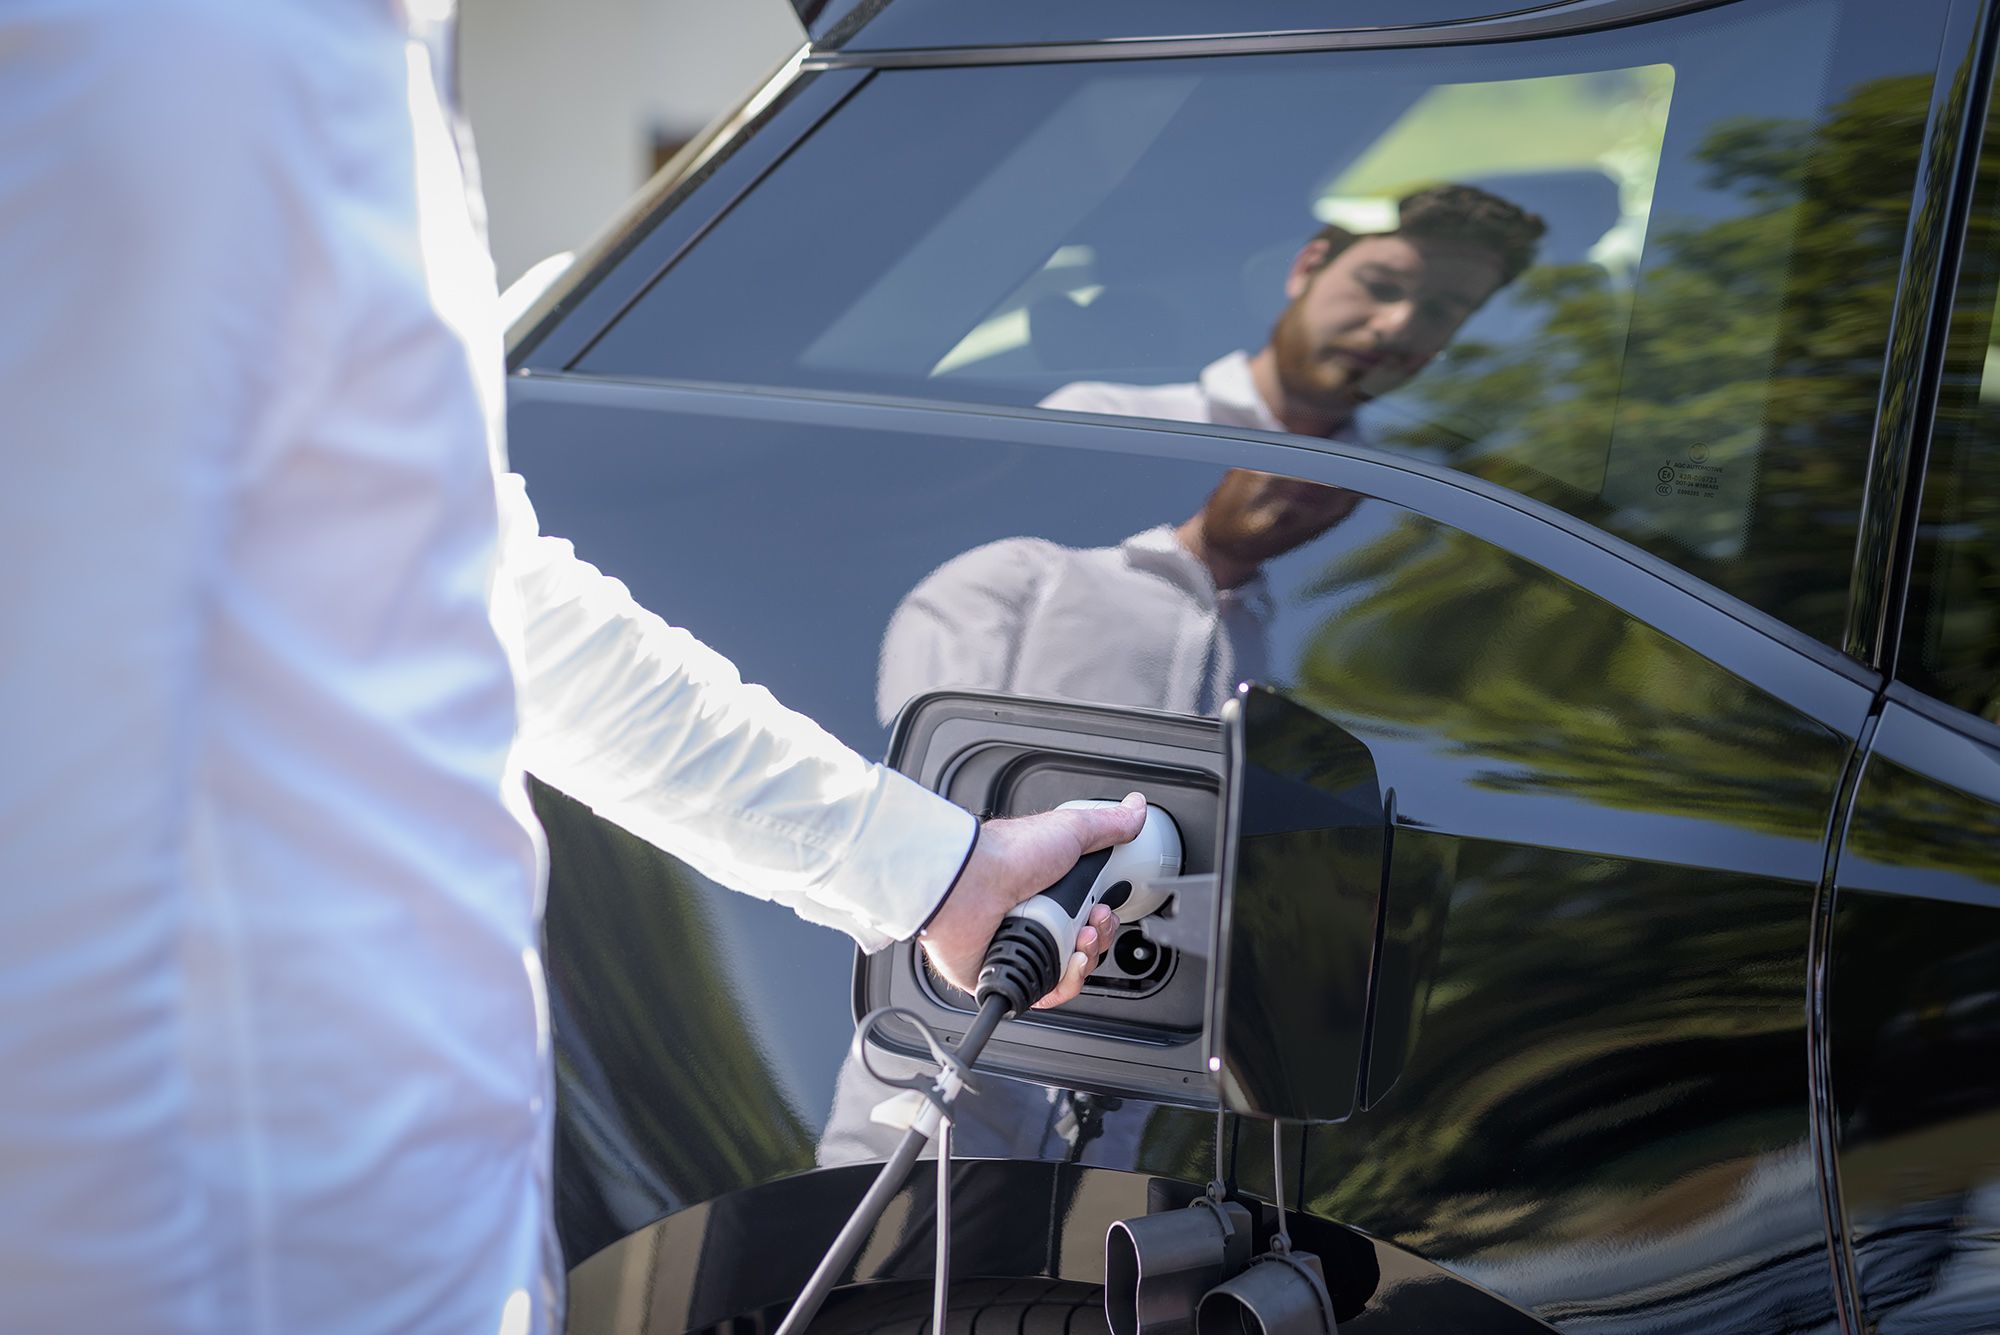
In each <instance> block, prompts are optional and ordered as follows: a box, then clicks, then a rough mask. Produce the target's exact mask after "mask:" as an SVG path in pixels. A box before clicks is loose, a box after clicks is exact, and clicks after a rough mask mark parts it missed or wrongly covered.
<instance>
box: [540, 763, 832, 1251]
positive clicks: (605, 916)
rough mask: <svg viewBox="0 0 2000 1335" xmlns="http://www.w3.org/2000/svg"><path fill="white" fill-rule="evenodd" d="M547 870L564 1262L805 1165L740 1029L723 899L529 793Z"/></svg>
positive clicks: (769, 1080)
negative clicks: (556, 852) (711, 900)
mask: <svg viewBox="0 0 2000 1335" xmlns="http://www.w3.org/2000/svg"><path fill="white" fill-rule="evenodd" d="M535 809H536V812H537V814H538V815H539V816H540V817H541V819H542V823H543V825H544V826H545V827H546V828H547V830H548V832H549V841H550V843H551V845H553V846H555V847H559V848H560V849H561V851H562V855H561V857H560V858H558V859H555V860H554V863H553V866H552V867H551V874H550V880H549V907H548V953H549V981H550V988H551V992H552V998H551V1003H552V1009H553V1010H554V1012H555V1015H556V1035H555V1037H556V1083H557V1090H558V1102H557V1106H558V1111H559V1125H558V1137H559V1141H560V1147H559V1152H558V1159H559V1163H558V1173H557V1177H558V1190H559V1193H560V1195H559V1201H558V1207H559V1222H560V1224H561V1227H562V1232H563V1244H564V1249H565V1251H566V1252H567V1253H568V1254H569V1255H570V1256H571V1257H573V1258H580V1257H582V1256H586V1255H588V1254H590V1253H591V1252H593V1251H595V1250H596V1249H597V1248H598V1247H600V1246H603V1245H605V1244H607V1243H609V1242H612V1241H615V1240H616V1239H618V1238H620V1237H623V1236H625V1234H627V1233H629V1232H631V1231H632V1230H633V1229H636V1228H639V1227H641V1226H642V1225H644V1224H646V1223H648V1222H650V1221H651V1220H653V1219H655V1218H657V1217H659V1216H660V1215H662V1214H665V1213H667V1212H668V1211H670V1210H673V1209H677V1208H679V1207H681V1206H683V1205H689V1204H693V1203H696V1202H699V1201H705V1200H709V1199H711V1198H713V1197H715V1196H719V1195H722V1194H723V1193H725V1192H728V1191H731V1190H734V1189H736V1188H738V1187H743V1186H749V1185H751V1184H753V1183H757V1182H763V1181H767V1180H769V1179H771V1178H773V1177H777V1176H779V1175H781V1174H783V1173H786V1172H796V1171H800V1170H803V1169H807V1168H810V1167H812V1165H813V1143H814V1138H813V1135H812V1133H811V1130H810V1129H809V1128H808V1127H807V1125H806V1124H805V1122H804V1121H803V1119H802V1118H801V1117H800V1116H799V1114H798V1113H797V1111H795V1110H794V1109H793V1108H792V1107H791V1106H790V1105H789V1103H788V1102H787V1100H786V1097H785V1093H784V1089H783V1086H782V1085H781V1084H780V1082H779V1079H778V1077H777V1074H776V1072H774V1071H773V1070H772V1069H771V1067H770V1065H769V1063H768V1062H767V1061H766V1060H765V1058H764V1047H763V1045H762V1044H761V1043H760V1042H759V1040H758V1036H757V1035H756V1034H755V1033H754V1032H753V1031H752V1030H751V1028H750V1026H749V1023H748V1021H747V1020H746V1018H745V1009H744V1005H743V1002H742V1001H741V999H740V998H739V996H738V991H739V989H740V988H741V987H742V986H743V985H745V984H746V983H749V982H752V981H753V980H752V979H749V978H745V977H743V976H742V975H741V972H740V969H739V966H740V965H741V963H742V959H741V958H740V957H738V956H734V955H732V954H730V953H729V952H728V951H727V949H726V947H725V946H724V945H723V944H722V942H721V939H720V938H719V936H718V933H717V927H716V924H715V922H714V921H713V920H712V915H711V914H710V913H709V911H708V907H707V904H706V900H707V897H708V896H709V895H713V894H726V893H729V892H728V891H722V890H719V889H717V888H715V887H714V886H712V885H711V884H710V883H709V882H708V881H706V880H705V879H704V878H702V877H701V876H699V875H697V874H696V873H695V872H693V871H691V870H690V869H689V868H688V867H686V866H685V865H684V864H682V863H681V862H679V861H677V860H676V859H674V858H672V857H670V856H668V855H667V854H665V853H663V852H661V851H660V850H658V849H656V848H654V847H653V846H652V845H650V844H648V843H646V842H645V841H643V840H641V839H639V838H638V837H637V836H635V835H631V834H628V833H626V832H625V831H624V830H621V829H619V828H618V827H617V826H615V825H613V824H611V823H610V822H609V821H606V820H602V819H599V818H598V817H597V816H596V815H594V814H592V813H591V812H590V811H589V810H588V809H587V808H585V807H583V806H581V805H580V804H578V803H576V802H574V801H572V800H571V799H569V798H567V797H564V796H563V795H562V794H560V793H557V792H556V791H555V790H554V789H551V788H548V787H546V786H543V785H540V784H537V785H535Z"/></svg>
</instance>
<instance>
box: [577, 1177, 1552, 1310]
mask: <svg viewBox="0 0 2000 1335" xmlns="http://www.w3.org/2000/svg"><path fill="white" fill-rule="evenodd" d="M934 1173H935V1167H934V1166H933V1165H931V1164H921V1165H919V1166H918V1169H917V1171H916V1172H915V1173H914V1174H912V1176H911V1179H910V1182H909V1184H908V1185H907V1186H906V1187H905V1188H904V1189H903V1190H902V1192H900V1193H899V1194H898V1195H897V1196H896V1197H895V1198H894V1199H893V1200H892V1201H891V1202H890V1204H889V1207H888V1209H887V1210H886V1211H885V1212H884V1215H883V1222H882V1223H881V1224H880V1225H879V1226H878V1227H877V1228H876V1230H875V1233H874V1234H873V1235H872V1236H871V1237H870V1239H869V1240H868V1242H867V1243H865V1244H864V1245H863V1247H862V1249H861V1253H860V1256H859V1258H858V1259H857V1261H856V1262H855V1265H854V1269H853V1271H852V1274H851V1282H852V1283H855V1284H859V1285H867V1286H870V1287H868V1288H865V1289H849V1290H846V1291H845V1295H844V1296H845V1297H846V1298H847V1299H848V1300H849V1301H850V1302H852V1301H853V1300H855V1299H857V1298H858V1299H861V1300H863V1301H865V1302H868V1303H869V1307H870V1310H871V1312H872V1314H873V1322H871V1324H874V1323H879V1322H882V1321H884V1320H885V1319H886V1317H885V1315H884V1314H883V1313H882V1312H881V1311H880V1305H881V1304H882V1303H884V1302H885V1301H886V1302H888V1303H892V1304H898V1305H900V1304H899V1300H901V1299H903V1298H904V1297H905V1294H906V1292H907V1289H909V1288H912V1287H915V1286H916V1285H917V1284H918V1283H921V1285H922V1287H923V1289H924V1290H925V1292H924V1295H923V1297H924V1299H925V1302H924V1303H922V1304H919V1305H918V1312H917V1313H913V1314H912V1315H913V1316H916V1315H928V1297H929V1294H928V1288H929V1265H930V1258H931V1249H932V1235H931V1227H932V1219H933V1215H932V1209H933V1196H932V1192H933V1191H934V1190H935V1183H934V1179H933V1175H934ZM873 1176H874V1170H873V1169H872V1168H859V1167H855V1168H829V1169H822V1170H820V1171H818V1172H814V1173H807V1174H804V1175H802V1176H799V1177H791V1178H786V1179H784V1180H782V1181H778V1182H772V1183H769V1184H767V1185H764V1186H761V1187H757V1188H754V1189H752V1190H749V1191H746V1192H743V1193H741V1194H740V1195H738V1196H735V1197H732V1198H730V1199H728V1200H726V1201H717V1202H715V1203H713V1204H708V1205H701V1206H696V1207H694V1208H692V1209H689V1210H685V1211H682V1212H681V1213H679V1214H676V1215H674V1216H672V1217H670V1218H668V1219H664V1220H662V1221H660V1222H659V1223H657V1224H654V1225H652V1226H651V1227H649V1228H646V1229H644V1230H642V1231H640V1232H637V1233H635V1234H633V1235H632V1236H631V1237H629V1238H626V1239H625V1240H624V1241H622V1242H620V1243H619V1244H618V1245H617V1246H615V1247H611V1248H608V1249H606V1250H605V1251H603V1252H600V1253H599V1254H598V1255H596V1256H594V1257H592V1258H591V1259H590V1260H589V1261H587V1262H585V1263H584V1264H583V1265H581V1266H579V1267H578V1268H577V1269H576V1271H575V1272H574V1273H573V1274H572V1276H571V1280H570V1283H571V1293H572V1298H571V1305H570V1319H569V1328H570V1330H572V1331H574V1332H576V1335H644V1333H650V1332H653V1331H661V1330H700V1329H704V1328H707V1327H712V1326H717V1325H720V1324H721V1323H723V1322H726V1321H729V1320H731V1319H732V1318H736V1317H740V1316H744V1315H746V1314H749V1315H752V1316H756V1317H767V1318H768V1319H769V1320H771V1321H773V1322H775V1320H776V1319H777V1318H778V1317H779V1316H782V1315H783V1312H784V1308H785V1306H786V1305H787V1304H788V1303H789V1302H790V1299H791V1298H792V1296H793V1295H795V1294H796V1293H797V1291H798V1289H799V1287H800V1286H801V1285H802V1284H803V1283H804V1282H805V1278H806V1276H807V1274H808V1273H809V1272H810V1270H811V1265H812V1263H813V1261H815V1260H817V1256H816V1255H815V1253H814V1243H815V1241H816V1240H817V1239H818V1238H819V1237H820V1235H821V1234H822V1233H830V1232H831V1231H832V1230H833V1229H835V1228H837V1227H839V1225H840V1223H841V1221H842V1220H844V1219H845V1217H846V1215H847V1213H848V1212H849V1211H850V1210H852V1209H853V1207H854V1204H855V1202H857V1201H858V1200H859V1199H860V1197H861V1193H862V1192H863V1191H864V1190H866V1188H867V1186H868V1182H869V1180H870V1179H872V1177H873ZM1193 1194H1194V1193H1193V1191H1192V1190H1191V1189H1190V1188H1189V1187H1188V1186H1187V1184H1186V1183H1185V1182H1183V1181H1179V1180H1176V1179H1170V1178H1157V1177H1149V1176H1147V1175H1145V1174H1142V1173H1125V1172H1118V1171H1115V1170H1111V1169H1101V1168H1079V1167H1075V1166H1073V1165H1068V1164H1060V1163H1024V1162H1019V1161H1008V1160H995V1161H987V1162H976V1163H961V1164H958V1165H956V1166H955V1168H954V1172H953V1177H952V1207H953V1208H952V1213H953V1219H952V1251H953V1255H954V1258H955V1260H954V1266H955V1267H956V1266H957V1265H961V1264H962V1265H963V1267H964V1271H965V1273H966V1274H967V1275H968V1276H979V1275H991V1276H1008V1277H1026V1278H1035V1277H1043V1278H1047V1279H1050V1280H1057V1281H1066V1282H1067V1284H1066V1285H1065V1286H1063V1287H1061V1288H1058V1286H1054V1285H1050V1286H1030V1287H1028V1288H1026V1289H1024V1290H1017V1291H1016V1292H1015V1293H1014V1294H1013V1295H1011V1296H1012V1297H1013V1298H1014V1301H1013V1302H1011V1303H1009V1302H1005V1301H1002V1302H997V1303H995V1304H994V1305H993V1307H991V1308H989V1309H987V1310H986V1311H984V1312H981V1313H980V1314H978V1316H977V1317H975V1318H974V1319H975V1320H977V1321H979V1322H980V1324H982V1325H983V1324H984V1323H985V1322H986V1321H988V1320H991V1321H993V1322H995V1323H996V1324H1000V1323H1004V1324H1005V1325H1006V1327H1007V1328H1009V1329H1014V1328H1016V1326H1017V1323H1018V1322H1019V1321H1020V1319H1021V1316H1022V1311H1023V1309H1024V1308H1029V1307H1031V1306H1033V1307H1040V1306H1042V1305H1045V1304H1051V1303H1054V1304H1059V1305H1060V1308H1062V1309H1067V1310H1061V1311H1059V1322H1060V1324H1058V1326H1057V1327H1056V1329H1057V1330H1061V1329H1064V1328H1068V1329H1071V1330H1091V1329H1101V1321H1100V1322H1099V1323H1098V1324H1097V1325H1095V1326H1093V1325H1092V1324H1091V1321H1090V1314H1091V1313H1092V1312H1093V1311H1099V1310H1101V1307H1100V1304H1101V1301H1102V1300H1101V1298H1099V1297H1098V1291H1097V1290H1095V1289H1094V1288H1092V1287H1084V1286H1095V1285H1098V1284H1101V1283H1102V1282H1103V1279H1104V1233H1105V1230H1106V1229H1107V1228H1109V1227H1110V1225H1111V1223H1112V1222H1113V1221H1114V1220H1118V1219H1128V1218H1132V1217H1135V1216H1142V1215H1145V1214H1148V1213H1153V1212H1157V1211H1159V1210H1164V1209H1177V1208H1180V1207H1181V1206H1184V1205H1185V1204H1186V1203H1187V1201H1188V1200H1189V1199H1191V1198H1192V1195H1193ZM1276 1219H1277V1212H1276V1211H1275V1210H1274V1209H1273V1208H1271V1207H1270V1206H1268V1205H1266V1206H1263V1207H1262V1208H1261V1209H1260V1210H1259V1211H1258V1212H1257V1216H1256V1218H1255V1219H1254V1221H1253V1226H1254V1229H1255V1238H1256V1244H1257V1246H1258V1247H1259V1248H1260V1249H1261V1248H1263V1247H1264V1246H1266V1245H1268V1241H1269V1239H1270V1237H1271V1235H1272V1233H1273V1232H1274V1231H1275V1224H1276ZM1026 1220H1034V1221H1036V1225H1037V1226H1036V1227H1033V1228H1024V1227H1022V1226H1021V1225H1022V1223H1023V1221H1026ZM1288 1224H1289V1228H1290V1231H1291V1234H1292V1237H1293V1239H1294V1242H1295V1243H1296V1244H1297V1245H1298V1246H1299V1247H1300V1248H1302V1249H1305V1250H1310V1251H1312V1252H1313V1253H1315V1254H1316V1255H1318V1256H1320V1257H1321V1259H1322V1260H1323V1261H1324V1262H1326V1265H1327V1271H1328V1280H1329V1284H1328V1288H1329V1290H1330V1293H1331V1296H1332V1298H1333V1302H1334V1313H1335V1316H1336V1319H1337V1320H1339V1321H1340V1323H1341V1329H1342V1330H1355V1331H1362V1332H1371V1331H1374V1332H1386V1331H1403V1330H1429V1329H1441V1330H1463V1331H1479V1332H1482V1335H1484V1333H1485V1332H1492V1335H1532V1333H1533V1332H1538V1331H1546V1330H1548V1329H1549V1327H1548V1326H1546V1325H1544V1324H1543V1323H1541V1322H1539V1321H1536V1320H1534V1319H1533V1318H1532V1317H1530V1316H1528V1315H1527V1314H1525V1313H1523V1312H1521V1311H1519V1310H1518V1309H1516V1308H1513V1307H1510V1306H1509V1305H1508V1304H1507V1303H1505V1302H1504V1301H1502V1300H1501V1299H1499V1298H1496V1297H1494V1296H1493V1295H1491V1294H1486V1293H1482V1292H1480V1291H1479V1290H1478V1289H1476V1288H1473V1287H1471V1286H1468V1285H1466V1284H1463V1283H1460V1282H1457V1281H1455V1280H1453V1278H1452V1277H1451V1276H1450V1275H1448V1274H1447V1273H1446V1272H1444V1271H1441V1270H1439V1269H1438V1268H1436V1267H1435V1266H1431V1265H1429V1264H1427V1263H1426V1262H1424V1261H1423V1260H1421V1259H1419V1258H1417V1257H1415V1256H1411V1255H1409V1254H1407V1253H1404V1252H1401V1251H1399V1250H1398V1249H1396V1248H1394V1247H1390V1246H1387V1245H1386V1244H1384V1243H1382V1242H1379V1241H1376V1240H1373V1239H1369V1238H1366V1237H1364V1236H1362V1235H1360V1234H1358V1233H1355V1232H1353V1231H1351V1230H1348V1229H1343V1228H1340V1227H1339V1226H1338V1225H1333V1224H1329V1223H1327V1222H1325V1221H1323V1220H1318V1219H1314V1218H1312V1217H1311V1216H1308V1215H1301V1214H1296V1213H1294V1214H1291V1215H1290V1216H1289V1217H1288ZM743 1258H755V1262H756V1263H753V1264H744V1263H743ZM1052 1290H1054V1291H1055V1292H1054V1294H1053V1295H1052V1293H1051V1291H1052ZM840 1296H841V1295H840V1293H839V1292H838V1291H837V1294H836V1298H835V1300H834V1302H833V1303H832V1304H830V1305H829V1308H828V1309H827V1312H826V1313H825V1314H824V1315H823V1316H822V1317H821V1318H820V1319H821V1321H822V1322H827V1323H829V1324H837V1323H839V1322H840V1321H841V1315H840V1313H841V1307H840ZM1024 1299H1025V1301H1024ZM1047 1319H1048V1318H1047V1315H1046V1314H1044V1313H1036V1314H1034V1315H1032V1316H1031V1317H1030V1320H1033V1321H1034V1322H1035V1324H1034V1325H1032V1326H1030V1327H1028V1328H1029V1329H1037V1330H1039V1329H1046V1327H1045V1326H1043V1325H1042V1324H1041V1323H1042V1322H1043V1321H1046V1320H1047ZM1433 1322H1436V1323H1442V1324H1439V1325H1432V1324H1430V1323H1433ZM912 1324H913V1325H914V1321H913V1322H912Z"/></svg>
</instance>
